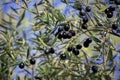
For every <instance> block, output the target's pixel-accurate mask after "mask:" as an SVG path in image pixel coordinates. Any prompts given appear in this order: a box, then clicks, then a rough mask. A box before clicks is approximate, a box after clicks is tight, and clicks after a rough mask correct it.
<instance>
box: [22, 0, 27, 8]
mask: <svg viewBox="0 0 120 80" xmlns="http://www.w3.org/2000/svg"><path fill="white" fill-rule="evenodd" d="M22 1H23V2H24V4H25V6H26V7H27V8H28V5H27V3H26V1H25V0H22Z"/></svg>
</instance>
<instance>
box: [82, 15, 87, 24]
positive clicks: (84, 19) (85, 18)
mask: <svg viewBox="0 0 120 80" xmlns="http://www.w3.org/2000/svg"><path fill="white" fill-rule="evenodd" d="M87 22H88V18H87V17H86V16H85V17H83V23H84V24H85V23H87Z"/></svg>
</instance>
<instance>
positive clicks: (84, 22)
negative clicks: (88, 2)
mask: <svg viewBox="0 0 120 80" xmlns="http://www.w3.org/2000/svg"><path fill="white" fill-rule="evenodd" d="M86 12H91V8H90V6H87V7H86V8H85V10H84V9H83V8H82V5H81V9H79V14H80V16H82V20H83V23H82V26H81V27H82V29H87V28H88V26H87V22H88V17H87V14H86Z"/></svg>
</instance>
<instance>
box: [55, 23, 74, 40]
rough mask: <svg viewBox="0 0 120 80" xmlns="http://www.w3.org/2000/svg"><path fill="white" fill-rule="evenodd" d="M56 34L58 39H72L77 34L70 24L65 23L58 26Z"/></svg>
mask: <svg viewBox="0 0 120 80" xmlns="http://www.w3.org/2000/svg"><path fill="white" fill-rule="evenodd" d="M56 35H57V37H58V39H70V38H72V37H73V36H75V31H74V30H70V26H68V25H65V26H64V27H63V26H62V27H61V26H60V27H59V28H58V31H57V33H56Z"/></svg>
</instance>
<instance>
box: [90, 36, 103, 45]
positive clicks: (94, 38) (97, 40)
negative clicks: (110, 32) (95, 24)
mask: <svg viewBox="0 0 120 80" xmlns="http://www.w3.org/2000/svg"><path fill="white" fill-rule="evenodd" d="M91 38H92V39H93V40H94V41H95V42H96V43H101V41H100V40H99V39H98V38H96V37H95V36H92V37H91Z"/></svg>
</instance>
